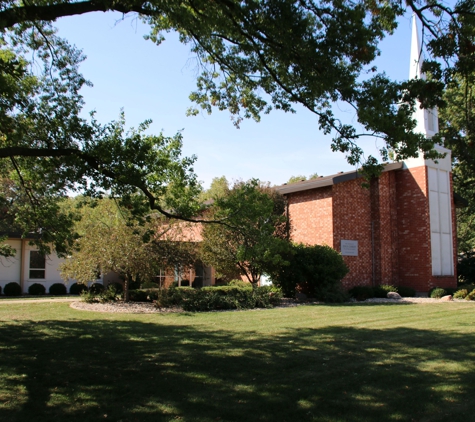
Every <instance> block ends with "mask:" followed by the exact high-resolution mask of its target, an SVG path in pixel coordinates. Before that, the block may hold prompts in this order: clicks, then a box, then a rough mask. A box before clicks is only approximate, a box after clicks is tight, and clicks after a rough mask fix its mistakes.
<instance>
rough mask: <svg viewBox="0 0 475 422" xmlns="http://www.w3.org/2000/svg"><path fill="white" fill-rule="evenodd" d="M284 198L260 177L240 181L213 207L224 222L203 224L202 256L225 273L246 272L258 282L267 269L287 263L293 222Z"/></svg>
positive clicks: (250, 279)
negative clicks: (286, 257) (287, 251)
mask: <svg viewBox="0 0 475 422" xmlns="http://www.w3.org/2000/svg"><path fill="white" fill-rule="evenodd" d="M284 212H285V203H284V198H283V197H282V196H281V195H280V194H278V193H277V192H275V191H274V190H272V189H271V188H270V187H269V186H268V185H265V184H262V183H260V182H259V181H258V180H256V179H252V180H250V181H248V182H238V183H236V184H235V185H234V186H233V188H232V189H231V190H230V191H229V192H228V193H227V194H226V195H225V196H222V197H218V198H216V200H215V202H214V204H213V205H212V207H211V209H210V213H211V214H212V218H213V219H215V220H219V221H222V223H221V224H207V225H205V226H204V228H203V243H202V249H201V251H202V259H203V261H204V262H206V263H207V264H209V265H212V266H213V267H214V268H215V269H216V270H217V271H218V272H220V273H222V274H233V273H234V274H236V272H239V273H240V274H241V275H243V276H245V277H246V278H247V280H248V281H249V282H250V283H252V285H253V286H257V284H258V282H259V280H260V277H261V275H262V274H263V273H268V272H270V271H274V270H275V269H276V268H277V267H279V266H281V265H285V264H286V262H285V260H284V259H283V258H282V256H283V254H284V253H285V252H286V250H287V248H288V247H289V245H290V244H289V242H288V234H289V224H288V220H287V218H286V216H285V214H284Z"/></svg>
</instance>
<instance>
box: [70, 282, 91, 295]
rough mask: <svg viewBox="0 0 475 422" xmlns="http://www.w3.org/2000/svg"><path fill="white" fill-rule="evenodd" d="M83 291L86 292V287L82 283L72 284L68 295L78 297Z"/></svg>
mask: <svg viewBox="0 0 475 422" xmlns="http://www.w3.org/2000/svg"><path fill="white" fill-rule="evenodd" d="M84 291H87V286H86V285H85V284H83V283H73V284H71V287H70V288H69V294H72V295H80V294H81V293H82V292H84Z"/></svg>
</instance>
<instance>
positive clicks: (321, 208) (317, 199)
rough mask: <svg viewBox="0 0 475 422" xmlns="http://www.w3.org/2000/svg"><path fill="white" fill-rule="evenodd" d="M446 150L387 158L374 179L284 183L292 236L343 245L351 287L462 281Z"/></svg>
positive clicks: (424, 287) (424, 286)
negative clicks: (431, 156) (441, 154)
mask: <svg viewBox="0 0 475 422" xmlns="http://www.w3.org/2000/svg"><path fill="white" fill-rule="evenodd" d="M439 148H440V147H439ZM445 152H446V153H447V155H446V157H445V158H444V159H441V160H438V162H437V163H435V162H433V161H429V160H424V159H422V158H421V159H414V160H411V161H408V162H403V163H392V164H386V165H385V168H384V170H383V173H382V174H381V176H380V177H379V178H377V179H374V180H372V181H371V182H370V183H369V186H362V184H363V182H365V181H364V180H363V179H362V178H361V177H360V176H359V174H358V173H357V172H356V171H355V172H348V173H340V174H336V175H332V176H327V177H320V178H318V179H314V180H309V181H304V182H298V183H293V184H290V185H283V186H279V187H278V188H277V190H278V191H279V192H280V193H281V194H283V195H284V196H285V197H286V199H287V207H288V209H287V212H288V215H289V217H290V220H291V226H292V234H291V236H292V240H293V241H294V242H299V243H304V244H309V245H314V244H326V245H329V246H331V247H332V248H334V249H336V250H337V251H339V252H341V253H342V255H343V258H344V260H345V262H346V264H347V265H348V268H349V270H350V271H349V273H348V275H347V276H346V277H345V278H344V280H343V285H344V287H345V288H351V287H353V286H356V285H370V286H371V285H373V286H376V285H379V284H392V285H395V286H406V287H412V288H414V289H415V290H416V291H418V292H427V291H428V290H430V289H431V288H432V287H456V286H457V276H456V250H457V248H456V227H455V203H454V197H453V193H452V178H451V171H450V170H451V159H450V151H445Z"/></svg>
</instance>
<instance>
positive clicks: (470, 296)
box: [465, 289, 475, 300]
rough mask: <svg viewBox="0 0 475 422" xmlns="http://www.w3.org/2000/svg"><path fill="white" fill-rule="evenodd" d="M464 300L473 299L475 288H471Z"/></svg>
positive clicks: (474, 297)
mask: <svg viewBox="0 0 475 422" xmlns="http://www.w3.org/2000/svg"><path fill="white" fill-rule="evenodd" d="M465 299H466V300H475V289H474V290H472V291H471V292H470V293H469V294H468V295H467V296H466V297H465Z"/></svg>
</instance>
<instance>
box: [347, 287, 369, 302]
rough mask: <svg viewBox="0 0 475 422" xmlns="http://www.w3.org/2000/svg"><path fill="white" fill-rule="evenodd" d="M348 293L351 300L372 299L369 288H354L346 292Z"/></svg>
mask: <svg viewBox="0 0 475 422" xmlns="http://www.w3.org/2000/svg"><path fill="white" fill-rule="evenodd" d="M348 293H349V295H350V296H351V297H352V298H354V299H356V300H358V301H363V300H366V299H370V298H372V297H374V291H373V288H372V287H371V286H355V287H352V288H351V289H350V290H348Z"/></svg>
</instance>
